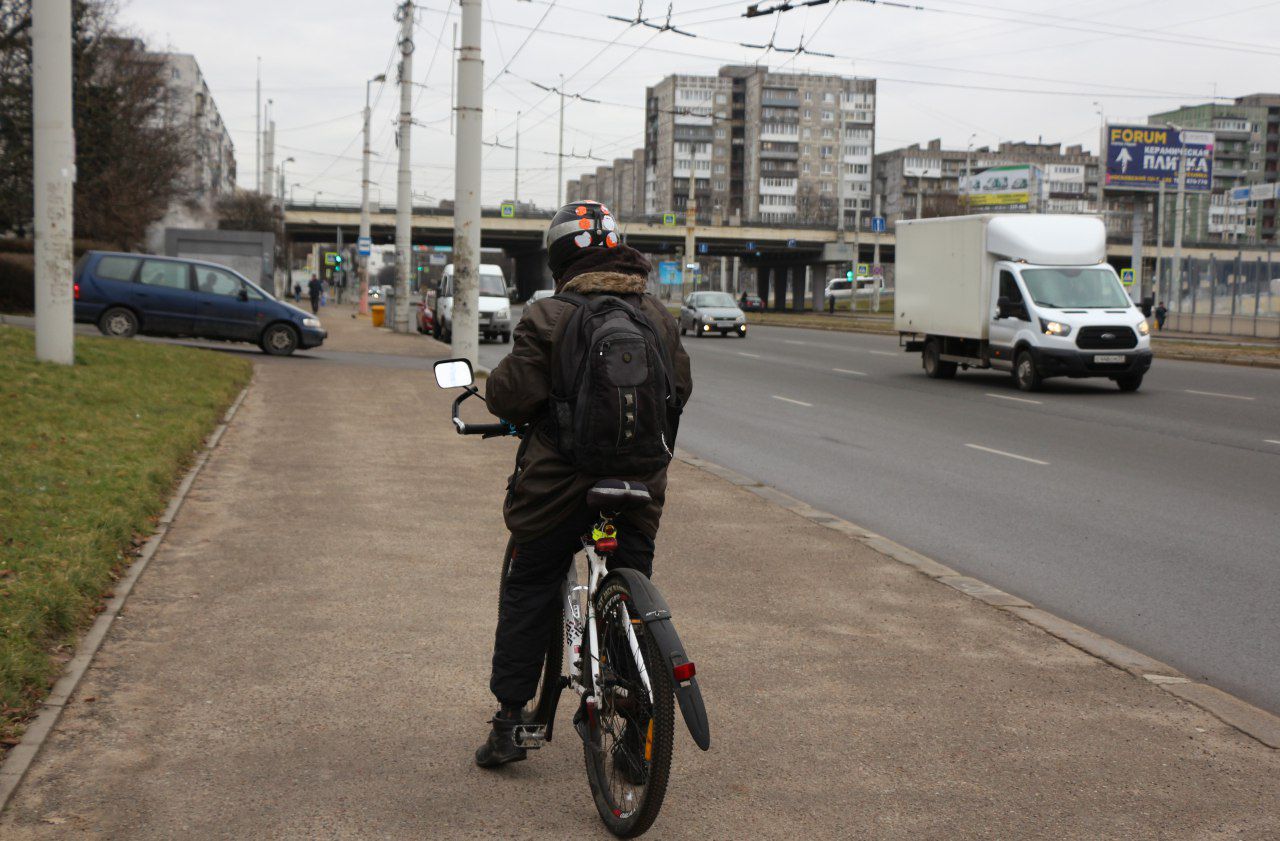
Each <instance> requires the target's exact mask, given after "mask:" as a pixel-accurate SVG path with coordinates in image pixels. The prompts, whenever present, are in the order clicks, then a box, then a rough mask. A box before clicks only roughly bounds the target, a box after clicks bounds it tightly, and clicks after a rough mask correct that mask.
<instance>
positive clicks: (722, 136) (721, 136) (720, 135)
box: [716, 128, 727, 140]
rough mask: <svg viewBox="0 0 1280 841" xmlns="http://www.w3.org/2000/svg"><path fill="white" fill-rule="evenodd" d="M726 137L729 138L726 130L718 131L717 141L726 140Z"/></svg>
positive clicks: (720, 129) (719, 129)
mask: <svg viewBox="0 0 1280 841" xmlns="http://www.w3.org/2000/svg"><path fill="white" fill-rule="evenodd" d="M726 136H727V132H726V131H725V130H724V129H722V128H718V129H716V140H724V139H725V137H726Z"/></svg>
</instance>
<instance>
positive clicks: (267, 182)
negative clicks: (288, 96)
mask: <svg viewBox="0 0 1280 841" xmlns="http://www.w3.org/2000/svg"><path fill="white" fill-rule="evenodd" d="M273 104H274V100H271V99H268V100H267V117H266V120H265V130H264V131H263V133H262V186H261V187H260V188H259V191H260V192H262V193H263V194H265V195H270V194H271V176H272V173H274V172H275V170H276V121H275V120H274V119H273V118H272V117H271V111H272V108H271V106H272V105H273Z"/></svg>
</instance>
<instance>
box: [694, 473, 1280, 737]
mask: <svg viewBox="0 0 1280 841" xmlns="http://www.w3.org/2000/svg"><path fill="white" fill-rule="evenodd" d="M676 458H678V459H679V460H680V461H682V462H684V463H685V464H688V465H689V466H691V467H695V468H697V469H699V470H702V471H704V472H706V473H710V474H711V475H713V476H716V477H718V478H720V479H723V480H724V481H726V482H729V483H730V484H732V485H737V486H738V487H740V488H743V489H744V490H747V491H750V492H751V493H753V494H755V495H756V496H759V497H761V498H762V499H765V500H767V501H769V502H772V503H774V504H775V505H778V506H781V507H782V508H785V509H787V510H788V511H790V512H792V513H793V514H797V515H799V516H801V517H804V518H805V519H806V520H809V521H810V522H813V523H816V524H818V525H820V526H825V527H827V528H829V529H832V530H834V531H838V532H840V533H841V534H843V535H845V536H846V537H849V538H851V539H853V540H856V541H858V542H859V543H861V544H863V545H864V546H867V547H869V548H871V549H874V550H875V551H877V552H879V553H880V554H882V555H887V556H888V557H890V558H892V559H893V560H895V561H897V562H898V563H900V564H903V565H905V566H908V567H911V568H912V569H913V570H915V571H916V572H918V573H920V574H921V575H923V576H925V577H926V578H931V579H933V580H934V581H937V582H938V583H939V584H944V585H946V586H948V587H950V588H952V589H953V590H956V591H958V592H960V593H963V594H965V595H966V596H970V597H971V598H974V599H977V600H978V601H980V602H984V603H985V604H988V605H990V606H991V607H994V608H996V609H997V610H1001V611H1004V612H1005V613H1007V614H1009V615H1010V616H1013V617H1015V618H1017V619H1021V620H1022V621H1023V622H1026V623H1027V624H1029V625H1034V626H1035V627H1037V628H1039V629H1041V630H1042V631H1045V632H1046V633H1048V634H1049V635H1050V636H1054V637H1057V638H1058V639H1060V640H1062V641H1063V642H1065V643H1067V644H1068V645H1070V646H1072V647H1074V648H1078V649H1079V650H1081V651H1083V652H1084V653H1085V654H1088V655H1091V656H1093V657H1096V658H1098V659H1099V660H1102V661H1103V662H1105V663H1107V664H1108V665H1110V666H1114V667H1115V668H1117V669H1120V670H1121V671H1124V672H1128V673H1129V674H1130V675H1133V676H1134V677H1136V678H1140V679H1142V680H1145V681H1147V682H1148V683H1150V684H1152V685H1153V686H1157V687H1159V688H1160V689H1163V690H1164V691H1165V692H1168V693H1169V694H1170V695H1173V696H1174V697H1175V698H1178V699H1180V700H1182V701H1186V702H1187V703H1189V704H1192V705H1194V706H1196V707H1199V708H1200V709H1202V710H1204V711H1205V712H1207V713H1209V714H1210V715H1212V716H1213V717H1214V718H1217V719H1218V720H1220V721H1222V722H1223V723H1225V724H1228V725H1230V726H1231V727H1234V728H1235V729H1236V730H1239V731H1240V732H1241V733H1243V734H1244V735H1246V736H1248V737H1250V738H1251V739H1254V740H1255V741H1257V742H1259V743H1261V744H1262V745H1265V746H1266V747H1269V748H1272V749H1274V750H1280V716H1275V715H1272V714H1271V713H1269V712H1267V711H1266V710H1263V709H1260V708H1258V707H1255V706H1253V705H1252V704H1250V703H1248V702H1246V701H1243V700H1241V699H1239V698H1237V697H1235V696H1234V695H1230V694H1228V693H1226V692H1223V691H1222V690H1220V689H1216V688H1214V687H1212V686H1209V685H1208V684H1205V683H1197V682H1195V681H1193V680H1191V679H1190V678H1188V677H1186V676H1185V675H1183V674H1182V672H1180V671H1178V670H1177V669H1175V668H1174V667H1173V666H1170V665H1169V664H1167V663H1162V662H1160V661H1159V660H1156V659H1155V658H1152V657H1149V656H1147V655H1146V654H1143V653H1142V652H1140V651H1137V650H1135V649H1132V648H1129V647H1128V646H1126V645H1121V644H1120V643H1118V642H1116V641H1115V640H1113V639H1110V638H1108V637H1104V636H1102V635H1101V634H1097V633H1094V632H1093V631H1090V630H1089V629H1088V628H1082V627H1081V626H1079V625H1076V624H1075V623H1073V622H1068V621H1067V620H1065V619H1063V618H1061V617H1059V616H1055V615H1054V614H1052V613H1049V612H1048V611H1045V610H1041V609H1040V608H1038V607H1036V606H1034V605H1032V604H1031V603H1030V602H1028V601H1026V600H1024V599H1021V598H1019V597H1018V596H1015V595H1013V594H1012V593H1006V592H1005V591H1003V590H1000V589H998V588H996V587H992V586H991V585H990V584H987V583H986V582H984V581H980V580H978V579H976V578H970V577H969V576H967V575H961V574H960V573H959V572H956V571H955V570H953V569H951V568H950V567H948V566H946V565H944V564H940V563H938V562H937V561H935V560H933V559H932V558H929V557H926V556H925V555H921V554H920V553H919V552H916V551H914V550H912V549H908V548H907V547H905V546H903V545H901V544H900V543H895V542H894V541H892V540H890V539H889V538H887V537H884V536H882V535H879V534H876V533H875V532H873V531H871V530H870V529H865V528H863V527H862V526H859V525H857V524H856V523H851V522H849V521H848V520H844V519H842V518H840V517H837V516H836V515H834V514H829V513H827V512H826V511H820V510H818V509H817V508H814V507H813V506H811V505H809V504H808V503H807V502H802V501H801V500H799V499H796V498H795V497H793V496H791V495H790V494H787V493H783V492H782V491H780V490H778V489H777V488H774V487H772V486H770V485H766V484H763V483H761V482H758V481H756V480H755V479H752V478H750V477H747V476H743V475H742V474H741V473H738V472H736V471H733V470H730V469H729V468H727V467H724V466H722V465H719V464H716V463H715V462H712V461H707V460H706V459H702V458H698V457H697V456H694V455H692V454H690V453H689V452H687V451H686V450H683V449H681V448H677V451H676Z"/></svg>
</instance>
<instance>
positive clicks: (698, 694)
mask: <svg viewBox="0 0 1280 841" xmlns="http://www.w3.org/2000/svg"><path fill="white" fill-rule="evenodd" d="M614 576H616V577H618V578H621V579H622V580H623V581H625V582H626V584H627V589H628V590H629V591H630V592H631V600H632V606H633V607H634V609H635V611H636V613H638V614H639V616H640V619H641V621H643V622H644V624H645V628H646V629H647V630H648V631H649V633H650V634H651V635H652V636H653V640H654V642H655V643H657V645H658V650H659V651H661V652H662V656H663V657H665V658H666V661H667V667H668V668H669V669H672V670H674V669H675V667H676V666H679V665H682V664H684V663H687V662H689V658H688V657H687V656H686V655H685V653H684V645H683V644H682V643H681V642H680V636H679V635H678V634H677V633H676V626H675V625H674V624H672V622H671V609H670V608H669V607H667V602H666V600H665V599H663V598H662V594H661V593H659V592H658V588H657V587H654V586H653V582H652V581H650V580H649V579H648V578H646V577H645V576H644V575H643V574H642V573H640V572H639V571H637V570H634V569H625V568H624V569H615V570H614V571H613V572H611V573H609V577H610V578H612V577H614ZM606 581H607V579H606ZM602 586H603V585H602ZM675 689H676V701H677V702H679V704H680V714H681V715H682V716H684V723H685V726H686V727H688V728H689V735H690V736H692V737H693V741H694V744H696V745H697V746H698V747H700V748H702V749H703V750H707V749H709V748H710V747H711V724H710V722H709V721H708V720H707V708H706V706H705V705H704V704H703V702H702V690H701V689H699V688H698V678H697V677H691V678H689V679H688V680H685V681H677V682H676V685H675Z"/></svg>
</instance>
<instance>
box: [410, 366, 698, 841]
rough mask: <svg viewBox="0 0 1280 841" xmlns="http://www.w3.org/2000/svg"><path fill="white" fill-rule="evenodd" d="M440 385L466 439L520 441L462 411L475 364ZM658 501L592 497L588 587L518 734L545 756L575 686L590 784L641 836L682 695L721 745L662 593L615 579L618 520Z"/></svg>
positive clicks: (615, 485) (571, 592)
mask: <svg viewBox="0 0 1280 841" xmlns="http://www.w3.org/2000/svg"><path fill="white" fill-rule="evenodd" d="M435 375H436V383H437V384H438V385H439V386H440V387H441V388H462V389H463V393H462V394H460V395H459V396H458V398H457V399H456V400H454V401H453V424H454V427H455V429H456V430H457V432H458V434H459V435H480V436H481V437H482V438H495V437H502V436H516V437H522V436H523V435H524V434H525V433H526V432H527V430H522V429H518V428H517V427H515V426H513V425H512V424H510V423H507V422H506V421H500V422H498V423H485V424H468V423H466V422H464V421H463V420H462V418H461V417H460V416H459V414H458V413H459V408H460V407H461V405H462V403H463V402H464V401H465V400H467V399H469V398H471V397H480V399H481V400H482V401H483V400H484V397H482V396H481V395H480V392H479V390H478V389H476V388H475V386H474V385H472V382H473V378H472V371H471V363H470V362H468V361H467V360H466V359H444V360H440V361H439V362H437V363H435ZM648 502H649V492H648V490H647V489H646V488H645V487H644V485H642V484H641V483H639V482H628V481H622V480H619V479H602V480H600V481H599V482H597V483H596V484H595V486H594V487H592V488H591V489H590V490H589V491H588V493H587V504H588V506H589V507H590V508H591V509H592V510H596V511H599V512H600V515H599V519H598V520H597V521H596V523H595V525H594V527H593V528H592V530H591V532H590V534H584V535H583V537H582V551H583V553H584V554H585V555H586V569H587V582H586V583H585V584H580V583H579V582H578V570H577V563H576V558H575V563H572V564H570V565H569V571H568V573H567V574H566V576H565V581H564V583H563V585H561V598H560V601H559V604H558V606H557V608H556V615H555V616H554V619H553V621H552V622H551V623H550V624H549V625H548V627H547V631H546V633H547V649H546V654H545V655H544V658H543V665H542V675H541V677H540V678H539V681H538V690H537V693H536V694H535V696H534V698H533V700H532V701H530V702H529V703H528V704H527V705H526V706H525V709H524V712H523V714H522V722H521V724H519V725H517V726H516V732H515V738H516V743H517V744H519V745H521V746H522V747H525V748H529V749H537V748H540V747H542V746H543V745H544V744H546V743H547V742H550V741H551V738H552V735H553V733H554V729H555V716H556V707H557V705H558V703H559V700H560V695H561V693H562V692H563V691H564V690H565V689H572V690H573V691H574V692H575V693H576V694H577V695H578V696H579V698H580V701H579V706H578V711H577V713H576V714H575V715H574V718H573V724H574V729H575V731H576V732H577V734H578V736H579V737H580V738H581V739H582V743H583V758H584V760H585V763H586V770H587V780H588V782H589V783H590V785H591V794H592V799H593V800H594V802H595V806H596V811H597V812H599V814H600V819H601V820H602V821H604V824H605V826H606V827H607V828H608V829H609V831H610V832H612V833H613V834H614V835H616V836H618V837H620V838H633V837H635V836H637V835H640V834H642V833H644V832H645V831H646V830H648V829H649V827H650V826H652V825H653V822H654V820H656V819H657V817H658V812H659V810H660V809H661V808H662V801H663V798H664V797H665V795H666V789H667V781H668V778H669V775H670V770H671V752H672V743H673V741H674V729H675V727H674V721H675V714H674V710H673V704H672V699H673V698H674V699H675V700H676V701H677V702H678V704H679V707H680V713H681V715H682V717H683V718H684V722H685V726H686V727H687V728H688V730H689V735H690V736H692V737H693V741H694V743H695V744H696V745H697V746H698V747H699V748H701V749H702V750H704V751H705V750H708V749H709V748H710V747H711V730H710V724H709V723H708V721H707V711H706V707H705V706H704V705H703V702H702V691H701V690H700V689H699V687H698V680H697V677H696V674H697V668H696V666H695V665H694V662H693V661H692V660H690V659H689V658H688V656H687V655H686V654H685V650H684V646H683V644H681V642H680V637H679V636H678V635H677V633H676V629H675V625H674V624H673V623H672V619H671V609H670V608H669V607H668V606H667V603H666V601H665V600H664V599H663V597H662V594H661V593H660V592H658V588H657V587H655V586H654V585H653V583H652V582H651V581H650V580H649V579H648V578H647V577H645V575H644V574H643V573H641V572H639V571H637V570H634V569H627V568H618V569H614V570H612V571H610V570H609V569H608V568H607V564H608V560H609V557H610V555H611V554H612V552H613V551H615V550H616V549H617V547H618V529H617V525H616V524H615V522H614V521H615V520H616V519H617V518H618V517H619V515H621V514H623V513H625V512H626V511H628V510H631V509H632V508H637V507H640V506H643V505H645V504H647V503H648ZM511 548H512V547H511V543H510V542H509V543H508V544H507V551H506V555H505V557H504V559H503V563H502V578H501V581H500V584H499V592H498V600H499V605H501V602H502V590H503V587H504V586H505V582H506V578H507V574H508V571H509V569H510V566H511Z"/></svg>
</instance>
